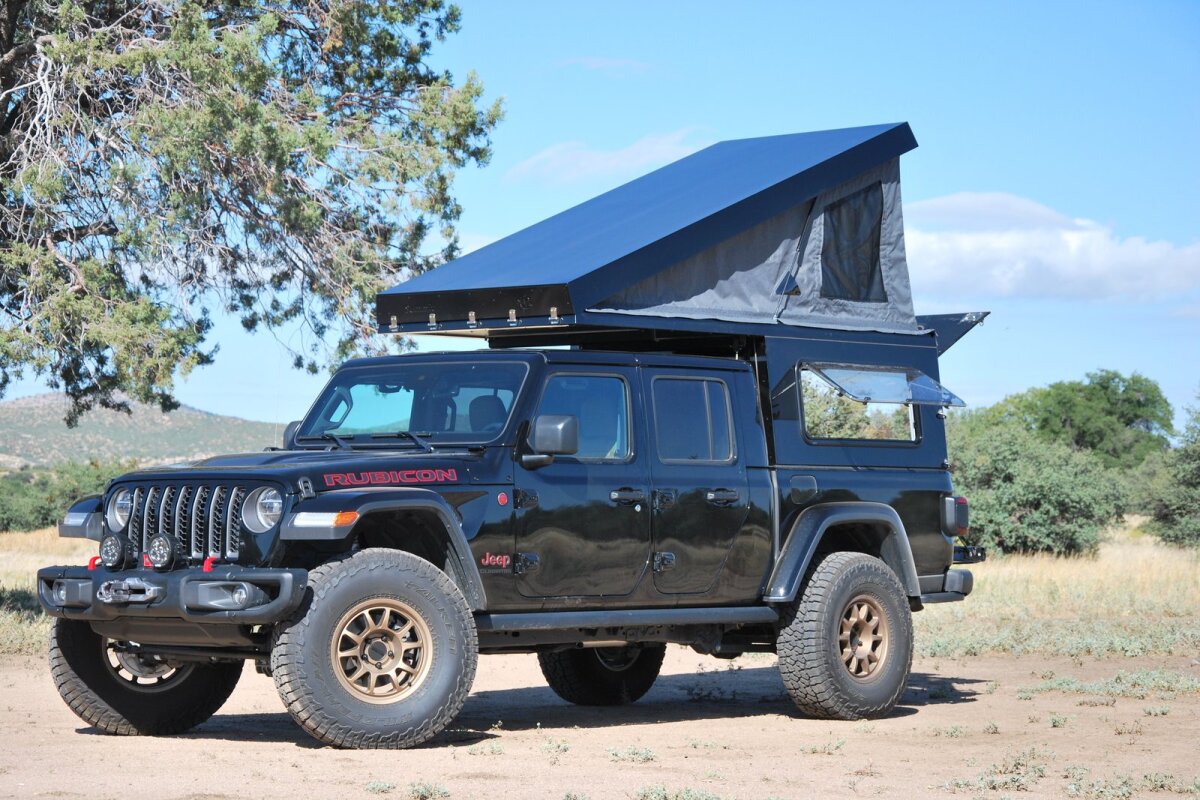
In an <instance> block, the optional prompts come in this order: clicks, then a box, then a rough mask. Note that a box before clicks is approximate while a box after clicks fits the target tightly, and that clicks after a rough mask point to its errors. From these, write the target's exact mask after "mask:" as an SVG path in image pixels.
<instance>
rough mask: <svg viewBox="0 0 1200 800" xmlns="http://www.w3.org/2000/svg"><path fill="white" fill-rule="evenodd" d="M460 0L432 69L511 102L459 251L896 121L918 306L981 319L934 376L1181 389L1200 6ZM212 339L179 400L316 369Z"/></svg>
mask: <svg viewBox="0 0 1200 800" xmlns="http://www.w3.org/2000/svg"><path fill="white" fill-rule="evenodd" d="M460 6H461V7H462V10H463V30H462V32H461V33H459V34H457V35H455V36H454V37H452V38H451V39H450V40H448V41H447V42H445V43H444V44H442V45H441V47H440V49H438V50H437V52H436V61H437V63H438V65H439V66H444V67H445V68H448V69H450V70H451V71H452V72H454V73H455V74H456V75H457V76H465V74H466V73H467V72H468V70H472V69H473V70H475V71H476V72H478V73H479V75H480V77H481V78H482V80H483V82H484V85H485V86H486V87H487V91H488V95H489V97H492V98H494V97H501V98H503V99H504V104H505V109H506V119H505V120H504V122H502V123H501V125H500V127H499V129H498V130H497V131H496V133H495V136H494V137H493V142H494V157H493V159H492V162H491V164H490V165H488V166H487V167H486V168H484V169H481V170H480V169H475V170H467V171H464V172H463V173H462V174H460V176H459V179H458V181H457V184H456V186H457V194H458V197H459V199H460V201H461V202H462V205H463V207H464V209H465V211H464V214H463V218H462V221H461V224H460V226H459V227H460V233H461V236H462V241H463V245H464V246H465V247H466V248H468V249H470V248H473V247H478V246H481V245H483V244H486V243H487V242H490V241H493V240H495V239H498V238H500V237H502V236H504V235H506V234H508V233H511V232H513V231H516V230H518V229H520V228H522V227H525V226H526V225H529V224H532V223H534V222H536V221H538V220H540V219H542V218H544V217H546V216H549V215H551V214H553V213H555V212H557V211H561V210H563V209H565V208H567V207H569V206H571V205H574V204H576V203H578V202H581V201H583V200H585V199H587V198H588V197H591V196H592V195H594V194H596V193H598V192H601V191H604V190H606V189H609V188H612V187H613V186H616V185H618V184H620V183H623V182H625V181H627V180H629V179H631V178H633V177H636V176H637V175H640V174H643V173H645V172H647V171H649V170H651V169H654V168H656V167H658V166H661V165H663V164H665V163H667V162H669V161H672V160H674V159H676V158H680V157H682V156H684V155H687V154H688V153H690V152H693V151H695V150H697V149H699V148H701V147H704V146H705V145H708V144H711V143H713V142H716V141H720V140H722V139H731V138H741V137H747V136H762V135H770V134H777V133H789V132H795V131H805V130H820V129H826V128H839V127H848V126H853V125H864V124H873V123H881V122H894V121H901V120H903V121H907V122H909V123H910V124H911V125H912V128H913V131H914V132H915V134H916V137H917V140H918V142H919V143H920V147H919V148H918V149H917V150H915V151H913V152H911V153H909V154H908V155H906V156H904V157H903V158H902V160H901V173H902V178H903V192H904V200H905V221H906V226H907V232H908V259H909V268H910V271H911V273H912V277H913V283H914V299H915V303H916V306H917V311H918V313H934V312H941V311H964V310H978V309H987V310H991V311H992V312H993V316H992V318H991V319H990V320H989V321H988V322H987V323H986V325H985V326H984V327H983V328H981V329H979V330H977V331H976V332H974V333H973V334H971V336H970V337H969V338H967V339H965V340H963V342H962V343H960V344H959V345H958V346H957V347H956V348H955V349H954V350H952V351H951V352H950V353H949V354H948V355H947V356H946V357H945V358H944V360H943V365H942V375H943V379H944V381H945V382H946V384H947V385H948V386H950V387H951V388H952V389H953V390H954V391H955V392H957V393H958V394H959V395H960V396H962V397H963V398H964V399H966V400H967V401H968V403H970V404H971V405H974V406H982V405H986V404H989V403H992V402H995V401H996V400H999V399H1000V398H1002V397H1003V396H1005V395H1007V394H1011V393H1013V392H1018V391H1021V390H1023V389H1026V388H1028V387H1030V386H1035V385H1044V384H1046V383H1050V382H1053V381H1056V380H1066V379H1074V378H1082V377H1083V375H1084V374H1085V373H1086V372H1088V371H1091V370H1094V369H1097V368H1101V367H1104V368H1113V369H1117V370H1120V371H1122V372H1132V371H1134V370H1136V371H1139V372H1142V373H1143V374H1145V375H1148V376H1149V377H1151V378H1153V379H1154V380H1156V381H1158V382H1159V383H1160V384H1161V385H1162V387H1163V389H1164V391H1165V392H1166V393H1167V395H1168V397H1169V399H1170V400H1171V402H1172V403H1173V404H1174V405H1175V407H1176V410H1177V412H1180V413H1179V416H1180V418H1181V417H1182V414H1181V412H1182V408H1183V406H1185V405H1187V404H1190V403H1194V402H1195V398H1196V393H1197V391H1198V390H1200V3H1195V2H1177V3H1171V2H1159V3H1144V4H1141V3H1139V4H1133V3H1129V4H1114V3H1104V2H1088V3H1065V2H1064V3H1003V4H1001V3H997V4H992V5H990V6H987V7H984V6H983V5H982V4H975V3H961V2H960V3H911V4H907V3H906V4H899V3H861V4H854V5H853V9H852V10H851V7H850V6H849V5H847V4H836V3H825V4H819V5H818V4H800V3H793V2H788V3H755V4H729V3H716V2H713V3H688V4H683V3H661V2H660V3H651V2H644V1H643V2H638V3H633V2H605V3H603V4H574V3H558V2H555V3H551V2H513V3H494V2H485V1H484V0H478V1H476V0H471V1H469V2H460ZM214 341H215V342H217V343H218V344H219V345H220V348H221V351H220V353H219V355H218V358H217V363H216V364H215V365H213V366H211V367H206V368H203V369H201V370H199V371H197V372H196V373H195V374H194V375H192V376H190V377H189V378H188V379H187V380H185V381H183V382H181V383H180V384H179V387H178V390H179V392H178V393H179V397H180V399H181V400H183V401H184V402H185V403H187V404H189V405H193V406H196V407H199V408H202V409H205V410H209V411H214V412H219V413H229V414H237V415H239V416H244V417H250V418H255V419H264V420H269V421H280V422H282V421H287V420H288V419H292V418H295V417H297V416H299V415H301V414H302V413H303V412H304V411H305V410H306V408H307V405H308V402H309V401H310V400H311V398H312V397H313V396H314V395H315V394H316V392H317V390H318V389H319V387H320V384H321V383H322V382H323V378H313V377H311V376H305V375H303V374H301V373H297V372H295V371H294V370H292V369H291V368H290V367H289V365H288V363H287V359H286V358H285V357H284V355H283V354H282V353H281V352H280V350H279V349H278V347H277V345H276V344H275V342H274V340H273V339H272V338H271V337H270V336H269V335H257V336H253V337H252V336H248V335H246V334H244V333H242V332H241V330H240V327H239V326H238V325H237V324H236V323H232V322H223V323H221V324H219V325H218V327H217V329H216V330H215V332H214ZM34 388H35V387H34V386H33V385H32V384H31V383H28V382H27V383H25V384H22V385H21V386H20V387H16V389H17V391H16V392H15V393H17V394H19V393H21V392H27V391H32V390H34ZM13 394H14V393H10V396H13Z"/></svg>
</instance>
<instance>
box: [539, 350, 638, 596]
mask: <svg viewBox="0 0 1200 800" xmlns="http://www.w3.org/2000/svg"><path fill="white" fill-rule="evenodd" d="M637 380H638V375H637V369H636V368H627V367H609V366H604V367H590V366H582V365H581V366H566V365H564V366H561V367H554V368H553V371H552V372H550V373H549V375H548V377H547V379H546V382H545V386H544V388H543V392H542V397H541V399H540V401H539V403H538V407H537V410H536V411H535V412H534V413H535V416H537V415H541V414H569V415H572V416H575V417H578V418H579V452H577V453H576V454H575V455H573V456H556V457H555V459H554V462H553V463H552V464H550V465H549V466H546V467H542V468H540V469H533V470H530V469H522V468H520V467H518V468H517V474H516V489H517V493H516V495H517V506H518V507H517V517H516V546H517V555H516V559H517V564H518V567H519V569H520V570H522V571H520V572H519V574H518V578H517V585H518V588H519V589H520V592H521V594H523V595H525V596H526V597H599V596H623V595H627V594H630V593H631V592H632V591H633V590H634V589H635V588H636V587H637V585H638V583H640V581H641V579H642V576H643V575H644V574H645V571H646V565H647V562H648V560H649V552H650V502H649V501H650V470H649V466H648V457H647V454H646V452H645V450H646V448H645V445H644V432H643V429H644V425H642V424H640V423H639V420H640V418H641V417H642V416H643V415H642V414H641V413H640V412H638V413H635V411H634V409H635V402H636V401H637V398H638V396H639V395H638V392H637V386H638V384H637Z"/></svg>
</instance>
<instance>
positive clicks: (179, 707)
mask: <svg viewBox="0 0 1200 800" xmlns="http://www.w3.org/2000/svg"><path fill="white" fill-rule="evenodd" d="M130 624H131V626H135V625H136V624H137V623H136V621H134V622H131V623H130ZM50 672H51V675H53V677H54V684H55V686H57V687H58V691H59V694H60V695H62V698H63V700H64V701H66V704H67V705H68V706H69V707H70V709H71V710H72V711H74V712H75V713H76V714H77V715H78V716H79V718H80V719H82V720H83V721H84V722H86V723H87V724H88V725H92V726H94V727H96V728H98V729H99V730H101V731H103V732H104V733H112V734H119V735H122V736H135V735H139V734H143V735H151V736H161V735H169V734H172V733H183V732H184V731H186V730H190V729H192V728H194V727H196V726H197V725H199V724H200V723H201V722H204V721H205V720H206V719H208V718H209V717H211V716H212V715H213V714H214V713H216V711H217V709H219V708H220V707H221V705H222V704H223V703H224V702H225V700H226V699H228V697H229V695H230V693H232V692H233V687H235V686H236V685H237V682H238V677H239V676H241V674H242V662H240V661H236V662H231V663H224V662H222V663H215V664H203V663H198V662H192V663H175V662H170V663H167V662H163V661H159V660H157V659H155V658H153V657H151V656H146V655H143V654H141V653H137V652H129V650H128V649H127V648H126V647H125V646H124V645H119V644H117V643H115V642H113V641H112V640H110V639H108V638H107V637H104V636H101V635H100V634H98V633H96V632H95V631H93V630H92V626H91V625H90V624H89V623H87V622H86V621H84V620H74V619H56V620H54V624H53V626H52V627H51V629H50Z"/></svg>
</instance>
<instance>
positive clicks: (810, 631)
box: [776, 553, 913, 720]
mask: <svg viewBox="0 0 1200 800" xmlns="http://www.w3.org/2000/svg"><path fill="white" fill-rule="evenodd" d="M781 622H782V623H783V627H782V628H781V629H780V631H779V637H778V640H777V642H776V646H777V651H778V654H779V672H780V674H781V675H782V676H783V684H784V686H785V687H786V688H787V691H788V694H789V695H790V696H791V698H792V700H793V702H795V704H796V706H797V707H798V708H799V709H800V710H801V711H803V712H804V713H806V714H809V715H811V716H814V717H820V718H822V719H846V720H850V719H869V718H877V717H882V716H885V715H886V714H888V713H889V712H890V711H891V710H892V709H893V708H895V707H896V703H897V702H899V700H900V695H901V694H902V693H903V692H904V687H905V685H906V684H907V683H908V673H909V670H910V669H911V667H912V639H913V637H912V612H911V611H910V609H909V606H908V598H907V596H906V595H905V593H904V589H903V587H901V585H900V581H899V580H898V579H897V578H896V574H895V573H894V572H892V570H891V569H890V568H889V567H888V566H887V565H886V564H884V563H883V562H882V561H880V560H879V559H877V558H873V557H871V556H868V555H865V554H863V553H831V554H830V555H827V556H825V557H824V558H822V559H821V560H820V561H819V562H818V563H817V565H816V566H815V567H813V568H812V571H811V572H810V573H809V576H808V580H807V582H806V583H805V585H804V591H803V593H802V594H801V596H800V597H799V598H798V599H797V600H796V601H795V602H794V603H793V604H792V605H791V606H789V607H788V608H786V609H785V610H784V614H783V617H782V619H781Z"/></svg>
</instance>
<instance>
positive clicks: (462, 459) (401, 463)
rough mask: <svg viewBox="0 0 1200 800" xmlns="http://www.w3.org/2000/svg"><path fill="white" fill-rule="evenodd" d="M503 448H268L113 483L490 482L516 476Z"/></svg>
mask: <svg viewBox="0 0 1200 800" xmlns="http://www.w3.org/2000/svg"><path fill="white" fill-rule="evenodd" d="M503 452H504V448H489V449H488V450H480V451H466V450H447V451H435V452H432V453H426V452H424V451H421V450H417V449H416V448H413V449H409V450H404V449H392V448H389V449H379V450H341V449H335V450H267V451H264V452H260V453H239V454H235V455H224V456H216V457H214V458H206V459H203V460H200V461H190V462H183V463H179V464H168V465H163V466H157V467H151V468H148V469H143V470H138V471H136V472H130V473H127V474H125V475H122V476H121V477H120V478H117V479H116V480H115V481H114V483H126V482H137V481H197V482H199V481H222V480H229V481H249V480H263V481H274V482H278V483H282V484H284V485H285V486H287V487H288V490H289V491H296V490H297V488H298V486H299V482H300V481H301V479H303V478H307V479H308V480H309V482H310V483H311V485H312V488H313V490H314V491H317V492H323V491H330V490H334V489H343V488H352V487H364V486H426V487H429V488H433V487H436V486H439V485H443V484H475V485H479V484H486V483H506V482H510V481H511V475H512V470H511V467H510V462H509V461H508V459H506V458H503Z"/></svg>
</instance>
